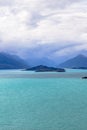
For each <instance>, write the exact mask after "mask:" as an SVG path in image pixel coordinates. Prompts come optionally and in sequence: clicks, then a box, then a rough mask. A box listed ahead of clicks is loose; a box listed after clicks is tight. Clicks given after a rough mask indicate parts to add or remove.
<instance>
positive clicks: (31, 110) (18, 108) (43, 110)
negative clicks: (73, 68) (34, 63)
mask: <svg viewBox="0 0 87 130" xmlns="http://www.w3.org/2000/svg"><path fill="white" fill-rule="evenodd" d="M14 73H15V75H14V76H17V74H20V75H21V72H20V71H16V72H14V71H13V72H12V71H10V72H9V71H7V72H5V71H4V72H3V71H2V72H1V74H0V77H1V75H2V78H0V130H86V129H87V80H82V79H81V78H63V77H61V78H53V77H51V78H49V77H48V78H45V77H43V78H39V77H37V78H36V77H35V78H32V77H31V78H29V77H25V76H24V77H22V78H19V77H17V78H16V77H14V78H13V77H12V78H11V76H12V75H13V74H14ZM25 73H27V72H22V74H25ZM28 73H29V72H28ZM31 73H33V75H34V72H31ZM68 73H70V72H68ZM76 73H77V72H76ZM6 74H7V75H10V76H9V78H7V77H4V76H5V75H6ZM29 74H30V73H29ZM50 74H51V73H50ZM85 74H86V73H85ZM3 75H4V76H3ZM35 75H37V74H35ZM45 76H46V74H45Z"/></svg>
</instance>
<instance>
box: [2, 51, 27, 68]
mask: <svg viewBox="0 0 87 130" xmlns="http://www.w3.org/2000/svg"><path fill="white" fill-rule="evenodd" d="M26 67H28V65H27V64H26V62H25V61H24V60H22V59H21V58H19V57H18V56H16V55H11V54H8V53H3V52H1V53H0V69H21V68H26Z"/></svg>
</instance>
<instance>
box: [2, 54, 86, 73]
mask: <svg viewBox="0 0 87 130" xmlns="http://www.w3.org/2000/svg"><path fill="white" fill-rule="evenodd" d="M28 62H30V64H31V62H32V57H31V60H29V61H27V60H23V59H21V58H20V57H19V56H16V55H11V54H8V53H3V52H1V53H0V69H27V68H29V63H28ZM48 62H49V66H53V63H52V61H49V60H47V59H45V60H44V59H43V58H42V59H41V65H42V66H38V64H37V65H36V64H34V65H32V66H37V68H39V70H40V71H41V70H42V69H43V68H44V69H48V70H49V69H54V68H46V67H45V66H48ZM35 63H37V60H35ZM32 66H31V67H32ZM41 67H42V68H41ZM58 67H59V68H82V69H87V57H86V56H84V55H78V56H76V57H74V58H71V59H69V60H67V61H65V62H63V63H61V64H60V65H58Z"/></svg>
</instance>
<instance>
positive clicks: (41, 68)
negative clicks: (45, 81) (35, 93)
mask: <svg viewBox="0 0 87 130" xmlns="http://www.w3.org/2000/svg"><path fill="white" fill-rule="evenodd" d="M26 71H35V72H65V69H61V68H55V67H48V66H44V65H39V66H35V67H32V68H28V69H26Z"/></svg>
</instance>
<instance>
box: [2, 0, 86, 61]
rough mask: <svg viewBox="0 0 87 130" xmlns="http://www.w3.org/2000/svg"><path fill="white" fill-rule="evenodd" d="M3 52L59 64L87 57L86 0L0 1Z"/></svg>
mask: <svg viewBox="0 0 87 130" xmlns="http://www.w3.org/2000/svg"><path fill="white" fill-rule="evenodd" d="M0 51H4V52H9V53H14V54H17V55H20V56H22V57H23V58H26V59H28V58H36V59H38V58H39V59H42V58H45V59H49V60H54V61H55V60H57V59H59V62H61V61H62V60H64V59H67V58H69V57H73V56H75V55H77V54H82V53H83V54H87V0H0Z"/></svg>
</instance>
